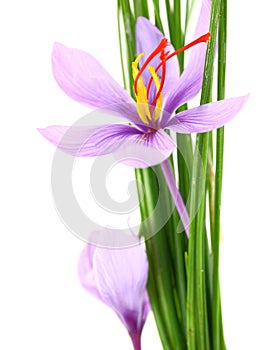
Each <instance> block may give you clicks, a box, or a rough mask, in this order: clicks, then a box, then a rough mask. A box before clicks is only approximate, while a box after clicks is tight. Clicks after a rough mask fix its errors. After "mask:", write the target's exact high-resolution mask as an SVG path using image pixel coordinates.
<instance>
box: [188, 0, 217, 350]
mask: <svg viewBox="0 0 256 350" xmlns="http://www.w3.org/2000/svg"><path fill="white" fill-rule="evenodd" d="M220 3H221V0H216V1H213V2H212V10H211V19H210V32H211V38H210V40H209V43H208V46H207V52H206V59H205V69H204V78H203V84H202V94H201V104H204V103H208V102H210V98H211V86H212V80H213V62H214V51H215V42H216V33H217V26H218V18H219V10H220ZM208 144H209V134H208V133H203V134H198V135H197V140H196V149H197V150H198V152H196V153H195V155H194V164H193V175H192V186H191V190H192V191H191V213H194V212H195V210H196V207H197V203H198V200H201V202H200V206H199V209H198V212H197V214H196V216H195V218H194V220H193V221H192V223H191V227H190V240H189V253H188V298H187V324H188V335H187V336H188V349H189V350H208V349H210V339H211V338H210V333H209V326H208V314H207V307H206V306H207V289H206V278H207V277H206V276H205V270H206V259H205V244H206V237H205V234H206V233H205V201H206V170H207V157H208ZM201 194H202V196H201ZM200 197H201V198H200Z"/></svg>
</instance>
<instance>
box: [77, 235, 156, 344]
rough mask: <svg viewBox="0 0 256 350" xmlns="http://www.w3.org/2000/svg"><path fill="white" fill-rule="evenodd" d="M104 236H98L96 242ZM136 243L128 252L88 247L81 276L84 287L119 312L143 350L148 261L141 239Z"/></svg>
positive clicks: (79, 268) (134, 342) (80, 263)
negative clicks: (142, 336) (142, 335)
mask: <svg viewBox="0 0 256 350" xmlns="http://www.w3.org/2000/svg"><path fill="white" fill-rule="evenodd" d="M101 233H102V232H96V233H94V241H95V236H96V240H97V237H100V236H101ZM110 237H111V232H110ZM134 244H135V245H134V246H131V247H129V248H125V249H117V248H115V249H109V248H102V247H97V246H94V245H91V244H86V246H85V248H84V250H83V251H82V253H81V256H80V259H79V265H78V273H79V278H80V281H81V284H82V286H83V287H84V288H85V289H86V290H87V291H88V292H90V293H91V294H92V295H94V296H95V297H97V298H98V299H100V300H101V301H102V302H103V303H105V304H106V305H108V306H109V307H111V308H112V309H113V310H114V311H115V312H116V314H117V315H118V317H119V318H120V320H121V321H122V323H123V324H124V325H125V327H126V328H127V331H128V332H129V335H130V337H131V339H132V342H133V345H134V349H135V350H140V349H141V342H140V340H141V332H142V329H143V326H144V324H145V321H146V318H147V315H148V312H149V310H150V305H149V300H148V295H147V291H146V283H147V277H148V261H147V256H146V253H145V251H144V249H143V248H142V246H141V245H140V244H139V239H138V238H137V237H134Z"/></svg>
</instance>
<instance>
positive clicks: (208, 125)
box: [169, 95, 248, 134]
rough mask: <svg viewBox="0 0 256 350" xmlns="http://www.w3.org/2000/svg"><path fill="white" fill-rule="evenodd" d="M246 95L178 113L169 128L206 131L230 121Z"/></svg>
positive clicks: (190, 131) (180, 130)
mask: <svg viewBox="0 0 256 350" xmlns="http://www.w3.org/2000/svg"><path fill="white" fill-rule="evenodd" d="M247 99H248V95H247V96H241V97H235V98H230V99H227V100H222V101H218V102H212V103H207V104H205V105H202V106H199V107H196V108H192V109H189V110H187V111H183V112H181V113H178V114H176V115H175V117H173V118H172V119H171V121H170V123H169V128H170V129H172V130H173V131H176V132H180V133H183V134H190V133H194V132H207V131H210V130H213V129H216V128H219V127H221V126H223V125H224V124H226V123H227V122H228V121H230V120H231V119H232V118H234V116H235V115H236V114H237V113H238V112H239V111H240V109H241V108H242V107H243V105H244V103H245V102H246V101H247Z"/></svg>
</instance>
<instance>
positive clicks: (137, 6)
mask: <svg viewBox="0 0 256 350" xmlns="http://www.w3.org/2000/svg"><path fill="white" fill-rule="evenodd" d="M133 7H134V14H135V18H138V17H139V16H143V17H146V18H149V12H148V1H147V0H143V1H138V0H133Z"/></svg>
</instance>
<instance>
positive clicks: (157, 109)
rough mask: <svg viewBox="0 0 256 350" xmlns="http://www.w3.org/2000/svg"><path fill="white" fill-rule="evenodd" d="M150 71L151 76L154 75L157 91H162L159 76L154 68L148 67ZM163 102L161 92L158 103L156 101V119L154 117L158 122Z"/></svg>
mask: <svg viewBox="0 0 256 350" xmlns="http://www.w3.org/2000/svg"><path fill="white" fill-rule="evenodd" d="M148 69H149V71H150V74H151V75H152V78H153V80H154V83H155V86H156V91H157V92H158V91H159V89H160V84H161V83H160V79H159V76H158V75H157V74H156V71H155V69H154V68H153V67H152V66H148ZM162 100H163V94H162V92H161V93H160V95H159V97H158V99H157V101H156V107H155V111H154V117H153V119H154V120H157V119H158V118H159V117H160V114H161V108H162Z"/></svg>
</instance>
